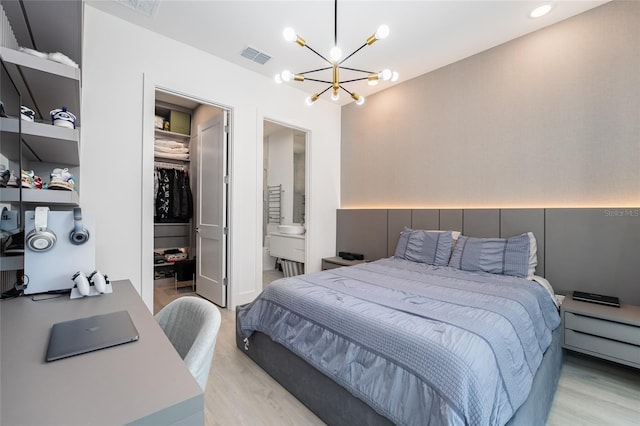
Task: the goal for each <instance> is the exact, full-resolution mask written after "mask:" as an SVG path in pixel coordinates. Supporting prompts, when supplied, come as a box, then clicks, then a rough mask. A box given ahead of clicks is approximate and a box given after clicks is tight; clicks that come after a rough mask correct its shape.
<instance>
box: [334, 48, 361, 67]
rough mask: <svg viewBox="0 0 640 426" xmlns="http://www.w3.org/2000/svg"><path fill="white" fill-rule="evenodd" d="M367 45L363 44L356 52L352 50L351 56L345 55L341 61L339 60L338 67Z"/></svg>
mask: <svg viewBox="0 0 640 426" xmlns="http://www.w3.org/2000/svg"><path fill="white" fill-rule="evenodd" d="M366 45H367V43H364V44H363V45H362V46H360V47H358V48H357V49H356V50H354V51H353V52H351V54H349V55H347V57H345V58H344V59H343V60H341V61H340V62H339V63H338V65H340V64H342V63H344V62H346V60H347V59H349V58H350V57H352V56H353V55H355V54H356V53H358V52H359V51H360V50H362V48H364V47H365V46H366Z"/></svg>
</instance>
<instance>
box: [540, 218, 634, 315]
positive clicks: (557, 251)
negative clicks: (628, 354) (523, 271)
mask: <svg viewBox="0 0 640 426" xmlns="http://www.w3.org/2000/svg"><path fill="white" fill-rule="evenodd" d="M545 215H546V250H547V252H546V277H547V279H549V281H550V282H551V284H552V285H553V287H554V288H555V289H556V291H561V292H571V291H572V290H581V291H587V292H591V293H600V294H607V295H612V296H618V297H619V298H620V302H621V303H629V304H634V305H640V278H639V276H640V208H632V209H629V208H620V209H616V208H609V209H547V210H546V212H545Z"/></svg>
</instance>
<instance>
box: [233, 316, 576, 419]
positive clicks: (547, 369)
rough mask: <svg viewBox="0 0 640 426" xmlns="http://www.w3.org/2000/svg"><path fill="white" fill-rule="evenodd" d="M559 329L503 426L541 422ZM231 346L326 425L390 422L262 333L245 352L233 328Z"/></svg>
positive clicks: (554, 371) (554, 381) (558, 364)
mask: <svg viewBox="0 0 640 426" xmlns="http://www.w3.org/2000/svg"><path fill="white" fill-rule="evenodd" d="M236 312H237V311H236ZM236 315H237V314H236ZM561 328H562V327H558V328H556V330H555V331H554V332H553V340H552V342H551V346H550V347H549V348H548V349H547V351H546V352H545V354H544V357H543V359H542V364H541V365H540V369H539V370H538V373H537V374H536V376H535V378H534V381H533V385H532V389H531V392H530V394H529V397H528V398H527V400H526V401H525V402H524V404H523V405H522V406H521V407H520V408H519V409H518V410H517V411H516V413H515V414H514V416H513V417H512V418H511V420H509V422H508V423H507V425H508V426H520V425H522V426H524V425H526V426H535V425H541V426H542V425H544V424H545V422H546V420H547V416H548V415H549V411H550V410H551V404H552V402H553V397H554V395H555V392H556V388H557V386H558V379H559V377H560V370H561V369H562V361H563V352H562V342H561V332H560V329H561ZM236 345H237V346H238V348H239V349H240V350H241V351H242V352H244V353H245V354H246V355H247V356H248V357H249V358H251V359H252V360H253V361H254V362H255V363H256V364H258V365H259V366H260V367H261V368H262V369H263V370H264V371H266V372H267V373H268V374H269V375H270V376H271V377H273V378H274V379H275V380H276V381H277V382H278V383H280V384H281V385H282V386H283V387H284V388H285V389H287V390H288V391H289V392H290V393H291V394H292V395H293V396H295V397H296V398H297V399H298V400H299V401H300V402H302V403H303V404H304V405H305V406H306V407H307V408H309V410H311V411H312V412H313V413H314V414H315V415H317V416H318V417H319V418H320V419H322V421H324V422H325V423H327V424H329V425H336V426H339V425H344V426H351V425H354V424H366V425H392V424H393V423H392V422H391V421H390V420H389V419H387V418H386V417H384V416H382V415H380V414H378V413H377V412H376V411H375V410H374V409H373V408H371V407H370V406H368V405H367V404H365V403H364V402H362V400H360V399H358V398H356V397H355V396H353V395H352V394H351V393H349V392H348V391H347V390H346V389H344V388H343V387H342V386H340V385H338V384H337V383H336V382H334V381H333V380H331V379H330V378H328V377H327V376H325V375H324V374H323V373H321V372H320V371H318V370H317V369H315V368H314V367H313V366H311V365H310V364H308V363H307V362H305V361H304V360H303V359H302V358H300V357H299V356H297V355H296V354H294V353H293V352H291V351H289V350H288V349H286V348H285V347H284V346H282V345H281V344H279V343H276V342H274V341H273V340H271V338H270V337H269V336H267V335H266V334H263V333H260V332H254V333H253V334H252V335H251V337H250V338H249V346H248V349H247V350H245V344H244V341H243V339H242V337H241V336H240V334H239V333H238V331H237V330H236Z"/></svg>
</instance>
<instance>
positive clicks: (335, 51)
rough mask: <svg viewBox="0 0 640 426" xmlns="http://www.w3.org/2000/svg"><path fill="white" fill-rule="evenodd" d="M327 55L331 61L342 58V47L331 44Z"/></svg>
mask: <svg viewBox="0 0 640 426" xmlns="http://www.w3.org/2000/svg"><path fill="white" fill-rule="evenodd" d="M329 57H330V58H331V60H332V61H334V62H338V61H339V60H340V58H342V49H340V48H339V47H338V46H333V47H332V48H331V50H330V51H329Z"/></svg>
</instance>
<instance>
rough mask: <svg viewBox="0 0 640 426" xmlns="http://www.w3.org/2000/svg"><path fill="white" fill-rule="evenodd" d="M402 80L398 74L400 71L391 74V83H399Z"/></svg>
mask: <svg viewBox="0 0 640 426" xmlns="http://www.w3.org/2000/svg"><path fill="white" fill-rule="evenodd" d="M399 78H400V74H398V71H394V72H393V73H391V81H392V82H394V81H398V79H399Z"/></svg>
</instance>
